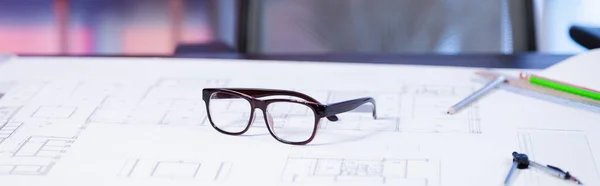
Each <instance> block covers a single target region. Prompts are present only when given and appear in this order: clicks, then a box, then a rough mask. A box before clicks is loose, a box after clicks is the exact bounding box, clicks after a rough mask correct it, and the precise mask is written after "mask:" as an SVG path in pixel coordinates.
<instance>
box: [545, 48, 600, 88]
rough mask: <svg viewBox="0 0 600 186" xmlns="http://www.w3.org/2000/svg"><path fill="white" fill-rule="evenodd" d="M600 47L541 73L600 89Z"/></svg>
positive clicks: (552, 77)
mask: <svg viewBox="0 0 600 186" xmlns="http://www.w3.org/2000/svg"><path fill="white" fill-rule="evenodd" d="M598 59H600V49H593V50H589V51H586V52H583V53H581V54H578V55H575V56H573V57H570V58H567V59H566V60H564V61H562V62H560V63H558V64H556V65H553V66H551V67H549V68H548V69H546V70H544V72H542V73H541V74H540V75H542V76H544V77H548V78H551V79H556V80H558V81H563V82H568V83H572V84H575V85H579V86H583V87H587V88H590V89H594V90H600V81H598V79H600V74H598V69H600V62H598Z"/></svg>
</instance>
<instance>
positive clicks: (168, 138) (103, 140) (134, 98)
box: [0, 57, 600, 186]
mask: <svg viewBox="0 0 600 186" xmlns="http://www.w3.org/2000/svg"><path fill="white" fill-rule="evenodd" d="M11 60H14V62H13V61H11V62H7V63H5V64H2V65H0V94H2V96H1V97H0V180H1V181H0V185H11V186H21V185H27V186H42V185H61V186H71V185H73V186H75V185H86V186H103V185H111V186H125V185H150V186H154V185H186V186H187V185H190V186H196V185H222V186H230V185H261V186H271V185H277V186H280V185H281V186H286V185H287V186H299V185H340V186H341V185H343V186H349V185H381V186H386V185H406V186H455V185H457V186H458V185H460V186H480V185H502V182H503V178H504V177H505V175H506V172H505V170H508V169H509V168H510V167H508V166H509V163H510V161H511V160H512V159H511V157H510V153H512V152H513V151H519V152H521V153H526V154H528V155H530V157H531V159H533V160H535V161H537V162H539V163H543V164H550V165H554V166H557V167H560V168H562V169H564V170H567V171H569V172H570V173H572V174H573V175H576V176H578V178H580V179H581V180H582V181H583V182H584V183H585V184H586V185H600V173H599V168H600V167H598V166H597V162H598V160H599V159H600V156H599V155H600V149H598V145H600V142H599V141H598V140H600V137H598V135H596V134H598V131H599V130H600V125H598V122H597V121H600V116H596V115H592V114H588V113H580V112H577V110H569V109H572V108H571V107H565V108H562V107H560V106H557V105H550V104H553V103H546V102H542V101H540V100H530V99H528V98H526V97H525V96H521V95H518V94H515V93H511V92H508V91H503V90H501V89H498V90H497V91H494V93H490V94H489V95H487V96H489V97H486V99H485V100H480V101H477V102H474V103H472V104H470V105H469V106H468V107H465V108H464V109H462V110H460V112H458V113H456V114H454V115H448V114H447V113H446V111H447V109H448V108H449V107H450V106H452V105H453V104H455V103H457V102H458V101H460V100H462V99H463V98H465V97H466V96H468V95H469V94H471V93H472V92H473V91H475V90H477V89H479V88H480V87H481V86H483V84H481V83H476V82H474V81H473V80H472V78H473V76H475V75H474V72H476V71H477V70H480V69H472V68H441V67H440V68H437V67H423V66H394V65H385V64H378V65H364V64H337V63H336V64H322V63H318V64H315V63H292V62H290V63H282V62H273V63H270V62H266V61H254V62H251V63H250V62H239V61H237V60H216V59H215V60H213V59H211V60H208V59H206V60H198V59H169V60H166V59H154V58H152V59H138V58H126V59H122V58H109V59H106V58H91V59H87V58H86V59H82V58H67V59H65V58H46V57H43V58H35V57H23V58H14V59H12V58H11ZM227 65H231V66H227ZM502 71H503V70H502ZM503 72H504V71H503ZM506 72H507V73H512V72H513V71H511V70H506ZM423 75H426V76H428V77H427V78H420V77H422V76H423ZM207 87H211V88H223V87H239V88H269V89H286V90H295V91H299V92H302V93H305V94H307V95H309V96H311V97H314V98H315V99H317V100H319V102H321V103H336V102H340V101H346V100H349V99H355V98H360V97H373V98H374V99H375V100H376V109H377V115H378V118H377V119H373V118H372V111H373V107H372V105H370V104H365V105H362V106H360V107H358V108H356V109H354V110H351V111H348V112H344V113H341V114H339V115H338V117H339V120H338V121H336V122H330V121H328V120H327V119H322V120H321V121H320V123H319V126H318V127H319V128H318V130H317V132H316V133H314V134H315V135H314V140H313V141H312V142H311V143H309V144H306V145H290V144H285V143H282V142H281V141H278V140H277V139H276V138H277V135H271V133H269V130H266V129H265V128H264V127H266V126H267V125H266V124H265V119H264V116H263V114H262V112H260V110H254V114H255V116H254V117H255V120H254V123H253V125H252V126H253V127H255V128H251V129H249V130H248V133H246V134H244V135H227V134H224V133H221V132H219V131H218V130H215V129H214V128H213V126H211V125H210V123H209V118H208V114H207V110H206V104H205V102H204V100H203V99H202V89H203V88H207ZM282 87H287V88H282ZM223 100H224V101H225V102H223V104H222V105H221V108H220V109H221V110H222V112H219V114H222V116H226V117H225V118H229V119H236V118H240V119H241V120H240V121H244V122H241V123H240V124H239V125H240V127H242V126H245V125H246V124H247V121H248V120H247V119H248V118H250V113H251V112H252V110H249V109H247V108H248V107H247V105H246V107H241V105H236V104H235V103H233V102H231V103H227V101H230V100H227V99H223ZM546 104H547V105H546ZM216 107H219V106H216ZM515 108H518V109H515ZM272 109H276V112H275V111H273V112H269V113H272V115H271V116H272V117H273V120H274V121H276V122H275V125H274V126H273V127H274V128H275V129H276V130H272V131H276V132H281V131H286V130H282V128H283V129H287V128H290V129H296V128H298V130H303V129H308V130H312V129H314V128H313V127H312V126H313V125H314V121H313V120H314V118H312V117H304V118H302V119H294V117H292V116H310V112H311V110H309V109H306V108H304V109H302V108H300V107H292V106H286V105H279V106H275V107H273V108H272ZM211 110H212V109H211ZM563 112H564V113H569V115H568V116H562V115H560V114H556V113H563ZM515 113H519V114H520V115H517V114H515ZM290 118H292V119H290ZM242 119H246V120H242ZM536 119H539V120H536ZM531 121H544V122H536V123H534V124H531V123H529V122H531ZM563 121H568V122H567V123H563ZM569 122H573V123H569ZM305 125H308V126H309V127H305ZM297 126H301V127H297ZM556 126H560V127H556ZM557 128H559V129H560V130H558V129H557ZM277 130H279V131H277ZM272 131H271V132H272ZM290 131H291V130H290ZM280 134H281V133H280ZM274 136H275V138H274ZM555 181H557V180H556V179H554V178H552V177H549V176H546V175H544V174H541V173H537V172H534V171H530V172H527V171H524V172H523V174H521V176H520V177H519V179H517V182H516V183H517V185H515V186H524V185H533V186H542V185H543V186H546V185H550V186H553V185H558V184H560V183H556V182H555Z"/></svg>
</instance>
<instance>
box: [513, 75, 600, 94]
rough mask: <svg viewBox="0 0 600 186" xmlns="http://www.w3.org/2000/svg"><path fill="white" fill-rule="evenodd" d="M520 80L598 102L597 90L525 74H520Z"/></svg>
mask: <svg viewBox="0 0 600 186" xmlns="http://www.w3.org/2000/svg"><path fill="white" fill-rule="evenodd" d="M521 78H522V79H526V80H527V81H529V82H530V83H531V84H534V85H539V86H543V87H546V88H551V89H554V90H559V91H563V92H567V93H571V94H575V95H578V96H582V97H586V98H590V99H594V100H600V92H599V91H597V90H592V89H589V88H585V87H581V86H577V85H573V84H569V83H565V82H561V81H556V80H552V79H548V78H544V77H541V76H536V75H531V74H525V73H521Z"/></svg>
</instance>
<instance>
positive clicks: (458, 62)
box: [88, 53, 572, 69]
mask: <svg viewBox="0 0 600 186" xmlns="http://www.w3.org/2000/svg"><path fill="white" fill-rule="evenodd" d="M571 56H572V55H570V54H537V53H522V54H458V55H442V54H393V55H388V54H381V55H377V54H375V55H373V54H249V55H242V54H236V53H214V54H208V53H206V54H202V53H196V54H181V55H176V56H174V57H176V58H218V59H249V60H291V61H319V62H345V63H373V64H409V65H437V66H462V67H482V68H521V69H544V68H547V67H549V66H552V65H554V64H556V63H559V62H560V61H562V60H564V59H566V58H568V57H571ZM88 57H147V56H110V55H109V56H106V55H103V56H93V55H92V56H88ZM151 57H173V56H151Z"/></svg>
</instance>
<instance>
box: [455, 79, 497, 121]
mask: <svg viewBox="0 0 600 186" xmlns="http://www.w3.org/2000/svg"><path fill="white" fill-rule="evenodd" d="M504 80H505V78H504V76H498V77H496V78H495V79H494V81H491V82H489V83H488V84H486V85H485V86H483V87H482V88H481V89H479V90H477V91H475V92H473V94H471V95H469V96H468V97H466V98H465V99H463V100H461V101H460V102H458V103H456V104H455V105H453V106H452V107H450V109H448V112H447V114H454V113H456V111H458V110H460V109H461V108H462V107H464V106H466V105H468V104H470V103H471V102H473V101H475V100H476V99H477V98H479V97H481V96H482V95H483V94H484V93H486V92H488V91H490V90H491V89H492V88H494V87H496V86H497V85H498V84H500V83H504Z"/></svg>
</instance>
